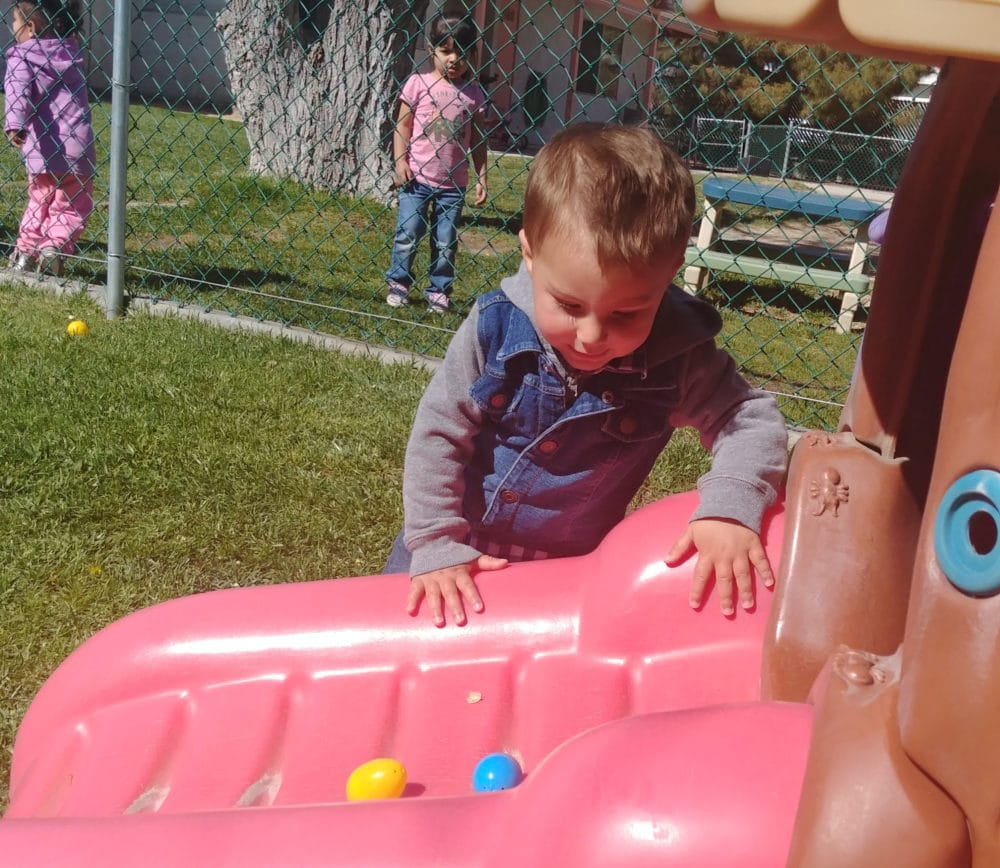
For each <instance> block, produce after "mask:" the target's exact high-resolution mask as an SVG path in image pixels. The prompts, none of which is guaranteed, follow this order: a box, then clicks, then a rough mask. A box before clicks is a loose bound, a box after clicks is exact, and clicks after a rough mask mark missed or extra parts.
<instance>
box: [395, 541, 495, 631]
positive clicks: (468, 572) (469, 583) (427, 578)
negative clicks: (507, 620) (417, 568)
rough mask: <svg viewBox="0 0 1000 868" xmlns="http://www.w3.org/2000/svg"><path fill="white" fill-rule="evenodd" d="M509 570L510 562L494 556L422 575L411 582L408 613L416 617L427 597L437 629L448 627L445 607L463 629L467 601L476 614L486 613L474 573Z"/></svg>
mask: <svg viewBox="0 0 1000 868" xmlns="http://www.w3.org/2000/svg"><path fill="white" fill-rule="evenodd" d="M505 566H507V559H506V558H494V557H491V556H490V555H480V556H479V557H478V558H476V559H475V560H474V561H469V563H467V564H458V565H457V566H454V567H445V568H444V569H443V570H434V571H433V572H430V573H421V574H420V575H419V576H414V577H413V578H412V579H410V594H409V596H408V597H407V598H406V611H407V612H409V613H410V614H411V615H416V614H417V610H418V609H419V608H420V601H421V600H422V599H423V598H424V597H426V598H427V605H428V606H430V609H431V617H432V618H433V619H434V624H435V626H437V627H443V626H444V625H445V614H444V612H445V607H447V609H448V611H449V612H450V613H451V620H452V622H453V623H454V624H455V625H457V626H459V627H461V626H463V625H464V624H465V621H466V618H465V606H464V605H463V604H462V600H463V598H464V599H465V600H466V601H467V602H468V603H469V605H471V606H472V608H473V610H474V611H476V612H482V611H483V608H484V607H483V598H482V597H480V596H479V588H477V587H476V583H475V582H474V581H473V580H472V574H473V573H474V572H482V571H483V570H502V569H503V568H504V567H505Z"/></svg>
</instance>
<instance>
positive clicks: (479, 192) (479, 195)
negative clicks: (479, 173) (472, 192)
mask: <svg viewBox="0 0 1000 868" xmlns="http://www.w3.org/2000/svg"><path fill="white" fill-rule="evenodd" d="M486 197H487V191H486V185H485V184H484V183H483V182H482V181H480V182H478V183H477V184H476V198H475V199H473V200H472V204H473V205H475V206H476V207H477V208H478V207H479V206H480V205H485V204H486Z"/></svg>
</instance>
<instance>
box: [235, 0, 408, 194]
mask: <svg viewBox="0 0 1000 868" xmlns="http://www.w3.org/2000/svg"><path fill="white" fill-rule="evenodd" d="M297 9H298V4H297V2H295V0H292V3H291V4H290V3H289V0H230V3H229V5H228V6H227V7H226V9H225V10H223V12H222V13H221V14H220V15H219V17H218V19H217V21H216V27H217V28H218V31H219V34H220V36H221V39H222V47H223V51H224V53H225V58H226V64H227V66H228V70H229V79H230V82H231V85H232V89H233V94H234V96H235V98H236V108H237V110H238V111H239V113H240V115H241V116H242V118H243V122H244V124H245V127H246V134H247V140H248V142H249V146H250V160H249V168H250V171H251V172H254V173H257V174H260V175H268V176H272V177H276V178H294V179H295V180H296V181H299V182H300V183H302V184H304V185H306V186H309V187H320V188H323V189H328V190H336V191H337V192H339V193H343V194H345V195H349V196H355V197H358V196H371V197H373V198H375V199H378V200H380V201H388V200H389V199H390V198H391V188H392V161H391V142H392V129H393V126H394V117H393V116H394V106H395V100H396V98H397V96H398V93H399V89H400V86H401V84H402V81H403V80H404V79H405V78H406V76H407V75H408V74H409V73H410V72H411V71H412V65H413V61H412V52H413V46H414V44H415V40H416V39H417V38H418V37H419V35H420V30H421V24H422V21H423V17H424V13H425V12H426V9H427V0H423V2H417V3H408V2H402V0H352V2H349V3H348V2H344V0H330V7H329V11H330V20H329V24H328V25H327V26H326V29H325V31H324V32H323V33H322V36H321V38H320V39H318V40H317V41H315V42H313V43H312V44H311V45H308V46H306V45H303V44H302V42H301V41H300V40H299V38H298V37H297V32H296V31H297V30H298V23H299V22H298V14H297V11H296V10H297Z"/></svg>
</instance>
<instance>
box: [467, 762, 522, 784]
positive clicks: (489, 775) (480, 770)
mask: <svg viewBox="0 0 1000 868" xmlns="http://www.w3.org/2000/svg"><path fill="white" fill-rule="evenodd" d="M522 777H523V775H522V773H521V767H520V766H519V765H518V764H517V760H516V759H514V757H512V756H511V755H510V754H506V753H491V754H487V755H486V756H484V757H483V758H482V759H481V760H480V761H479V762H478V763H477V764H476V769H475V771H474V772H473V773H472V789H474V790H475V791H476V792H477V793H492V792H496V791H497V790H509V789H510V788H511V787H516V786H517V785H518V784H519V783H521V778H522Z"/></svg>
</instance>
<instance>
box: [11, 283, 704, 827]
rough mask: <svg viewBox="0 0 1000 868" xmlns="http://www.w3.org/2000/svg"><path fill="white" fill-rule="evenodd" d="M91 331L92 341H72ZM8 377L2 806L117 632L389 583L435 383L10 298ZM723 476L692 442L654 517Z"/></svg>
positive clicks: (660, 489) (651, 495)
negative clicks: (76, 656) (91, 643)
mask: <svg viewBox="0 0 1000 868" xmlns="http://www.w3.org/2000/svg"><path fill="white" fill-rule="evenodd" d="M76 316H78V317H82V318H83V319H84V320H86V322H87V323H88V324H89V326H90V334H89V336H87V337H83V338H72V337H69V336H68V335H67V334H66V324H67V322H68V321H69V319H70V318H71V317H76ZM0 370H2V371H3V377H2V378H0V403H2V406H3V408H4V410H3V413H2V414H0V600H2V604H3V617H2V618H0V691H2V694H0V695H2V696H3V703H2V704H0V807H2V806H3V804H5V803H6V786H7V780H8V774H9V758H10V751H11V749H12V747H13V742H14V733H15V729H16V727H17V725H18V723H19V722H20V720H21V718H22V716H23V715H24V712H25V710H26V709H27V706H28V703H29V702H30V700H31V698H32V697H33V696H34V695H35V693H36V692H37V690H38V688H39V687H40V686H41V684H42V682H43V681H44V680H45V678H46V677H48V675H49V674H50V673H51V672H52V671H53V669H54V668H55V667H56V666H57V665H58V664H59V662H60V661H61V660H62V659H63V658H65V657H66V655H67V654H69V653H70V652H71V651H72V650H73V649H74V648H75V647H76V646H77V645H79V644H80V643H81V642H83V641H84V640H85V639H87V638H88V637H89V636H91V635H92V634H93V633H95V632H96V631H97V630H99V629H100V628H101V627H103V626H105V625H107V624H108V623H110V622H112V621H114V620H116V619H118V618H120V617H122V616H123V615H126V614H128V613H129V612H132V611H135V610H136V609H138V608H140V607H143V606H148V605H151V604H153V603H156V602H159V601H161V600H165V599H168V598H171V597H177V596H180V595H184V594H191V593H198V592H202V591H208V590H212V589H216V588H225V587H230V586H233V585H256V584H270V583H275V582H292V581H307V580H310V579H319V578H324V577H340V576H355V575H365V574H369V573H376V572H379V571H380V570H381V568H382V564H383V563H384V559H385V557H386V555H387V553H388V551H389V547H390V544H391V542H392V539H393V537H394V536H395V534H396V532H397V531H398V529H399V527H400V524H401V521H402V498H401V493H400V486H401V479H402V466H403V453H404V449H405V444H406V439H407V436H408V433H409V426H410V422H411V419H412V416H413V412H414V410H415V408H416V405H417V401H418V400H419V397H420V395H421V393H422V391H423V389H424V387H425V385H426V383H427V380H428V376H429V375H428V373H427V372H426V371H425V370H423V369H421V368H418V367H415V366H411V365H407V364H393V365H384V364H380V363H379V362H377V361H375V360H372V359H364V358H358V357H346V356H340V355H337V354H335V353H329V352H325V351H323V350H319V349H316V348H313V347H309V346H305V345H302V344H297V343H292V342H290V341H285V340H275V339H273V338H270V337H263V336H250V335H247V334H245V333H230V332H224V331H220V330H216V329H212V328H210V327H208V326H205V325H200V324H198V323H194V322H191V321H188V320H182V319H173V318H166V319H164V318H153V317H150V316H145V315H141V314H132V315H130V316H128V317H126V318H123V319H118V320H113V321H108V320H106V319H105V318H104V317H103V314H102V312H101V311H100V310H98V309H97V308H96V307H95V306H94V305H93V304H92V303H91V302H90V301H89V299H88V298H87V297H86V296H76V297H63V298H54V297H51V296H47V295H42V294H39V293H37V292H35V291H32V290H29V289H25V288H16V287H12V286H2V285H0ZM707 466H708V456H707V455H706V453H705V452H704V450H702V448H701V446H700V445H699V444H698V441H697V438H696V437H695V436H694V435H693V434H692V433H691V432H680V433H679V434H678V435H677V436H676V437H675V438H674V441H673V442H672V443H671V445H670V447H669V448H668V450H667V452H666V453H664V455H663V456H662V458H661V460H660V462H659V463H658V465H657V467H656V469H655V470H654V473H653V474H652V476H651V477H650V480H649V481H648V482H647V484H646V486H644V488H643V490H642V491H641V492H640V494H639V496H638V497H637V498H636V503H637V504H638V503H646V502H649V501H651V500H654V499H656V498H658V497H662V496H663V495H664V494H667V493H669V492H672V491H680V490H686V489H690V488H691V487H693V485H694V482H695V480H696V478H697V477H698V476H699V475H700V474H701V473H702V472H704V470H705V469H707ZM664 542H665V543H667V542H668V541H666V540H665V541H664ZM399 604H400V606H402V605H403V595H402V592H401V596H400V600H399Z"/></svg>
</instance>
